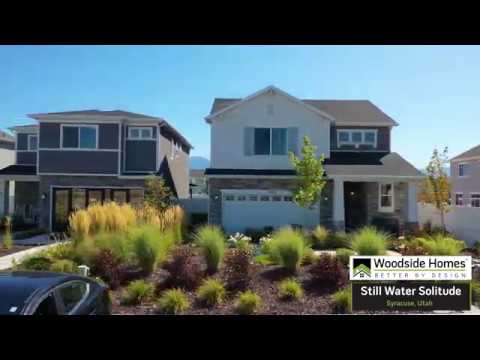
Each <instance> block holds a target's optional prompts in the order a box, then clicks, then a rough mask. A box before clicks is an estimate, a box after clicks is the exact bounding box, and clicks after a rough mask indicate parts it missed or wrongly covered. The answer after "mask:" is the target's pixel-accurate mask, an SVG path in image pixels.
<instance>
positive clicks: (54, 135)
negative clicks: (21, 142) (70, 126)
mask: <svg viewBox="0 0 480 360" xmlns="http://www.w3.org/2000/svg"><path fill="white" fill-rule="evenodd" d="M39 134H40V149H58V148H60V124H57V123H40V127H39Z"/></svg>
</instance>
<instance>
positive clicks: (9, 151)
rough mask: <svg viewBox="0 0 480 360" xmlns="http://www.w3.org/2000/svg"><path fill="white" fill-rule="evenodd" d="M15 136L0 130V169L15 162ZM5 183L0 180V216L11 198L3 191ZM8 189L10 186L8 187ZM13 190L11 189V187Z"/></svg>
mask: <svg viewBox="0 0 480 360" xmlns="http://www.w3.org/2000/svg"><path fill="white" fill-rule="evenodd" d="M14 149H15V138H14V137H13V136H12V135H10V134H8V133H6V132H4V131H1V130H0V169H3V168H5V167H7V166H8V165H12V164H13V163H14V162H15V151H14ZM5 189H6V185H5V181H3V180H0V216H3V215H4V214H5V213H6V211H5V209H8V206H6V204H8V203H9V202H10V200H11V196H10V194H11V193H12V191H9V192H10V194H9V193H5ZM9 189H10V187H9ZM12 190H13V189H12Z"/></svg>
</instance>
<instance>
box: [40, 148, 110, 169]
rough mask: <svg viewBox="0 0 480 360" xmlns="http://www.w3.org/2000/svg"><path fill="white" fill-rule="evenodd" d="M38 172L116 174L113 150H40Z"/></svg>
mask: <svg viewBox="0 0 480 360" xmlns="http://www.w3.org/2000/svg"><path fill="white" fill-rule="evenodd" d="M39 154H40V155H39V156H40V162H39V172H40V173H42V172H43V173H72V174H73V173H77V174H117V171H118V153H117V152H114V151H61V150H58V151H52V150H48V151H40V152H39Z"/></svg>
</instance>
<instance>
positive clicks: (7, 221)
mask: <svg viewBox="0 0 480 360" xmlns="http://www.w3.org/2000/svg"><path fill="white" fill-rule="evenodd" d="M3 226H4V228H5V233H4V234H3V247H4V248H5V249H7V250H8V249H11V248H12V246H13V237H12V218H11V217H10V216H5V218H4V220H3Z"/></svg>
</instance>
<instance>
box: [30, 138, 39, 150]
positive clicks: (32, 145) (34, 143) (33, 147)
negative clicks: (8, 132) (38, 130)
mask: <svg viewBox="0 0 480 360" xmlns="http://www.w3.org/2000/svg"><path fill="white" fill-rule="evenodd" d="M37 148H38V137H37V135H28V150H29V151H37Z"/></svg>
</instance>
